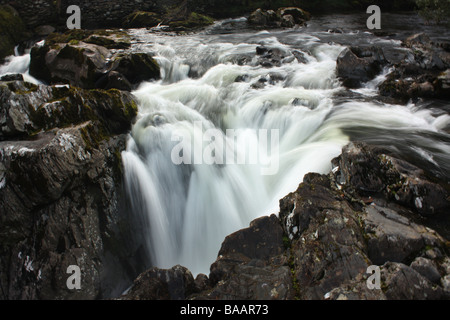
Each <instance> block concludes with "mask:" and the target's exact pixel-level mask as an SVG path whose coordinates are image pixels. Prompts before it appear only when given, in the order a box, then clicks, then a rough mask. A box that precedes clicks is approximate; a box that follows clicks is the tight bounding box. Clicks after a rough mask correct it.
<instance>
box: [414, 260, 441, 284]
mask: <svg viewBox="0 0 450 320" xmlns="http://www.w3.org/2000/svg"><path fill="white" fill-rule="evenodd" d="M410 267H411V268H412V269H414V270H415V271H416V272H418V273H419V274H420V275H422V276H423V277H425V278H427V279H428V280H429V281H430V282H431V283H436V284H439V281H440V280H441V274H440V273H439V271H438V269H437V268H436V264H435V263H434V262H433V261H431V260H429V259H426V258H423V257H417V258H416V259H415V260H414V261H413V262H412V263H411V265H410Z"/></svg>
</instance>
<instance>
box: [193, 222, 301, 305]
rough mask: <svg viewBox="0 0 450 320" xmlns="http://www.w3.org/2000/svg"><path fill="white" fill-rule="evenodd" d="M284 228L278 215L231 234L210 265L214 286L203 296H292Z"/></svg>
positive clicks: (211, 281)
mask: <svg viewBox="0 0 450 320" xmlns="http://www.w3.org/2000/svg"><path fill="white" fill-rule="evenodd" d="M284 252H285V247H284V243H283V230H282V228H281V225H280V222H279V220H278V218H277V217H276V216H275V215H271V216H269V217H262V218H259V219H256V220H254V221H253V222H252V223H251V224H250V226H249V227H248V228H246V229H243V230H240V231H237V232H235V233H233V234H231V235H229V236H228V237H227V238H226V239H225V240H224V242H223V243H222V247H221V249H220V251H219V254H218V259H217V260H216V262H214V263H213V264H212V265H211V273H210V276H209V278H210V283H211V285H212V287H213V288H212V289H211V290H208V291H207V292H206V293H205V294H199V295H200V298H203V299H269V300H272V299H290V298H293V294H294V292H293V284H292V280H291V275H290V270H289V267H288V266H287V260H286V258H285V256H284Z"/></svg>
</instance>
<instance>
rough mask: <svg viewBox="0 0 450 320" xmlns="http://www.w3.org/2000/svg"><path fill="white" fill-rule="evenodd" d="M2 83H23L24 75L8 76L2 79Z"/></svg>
mask: <svg viewBox="0 0 450 320" xmlns="http://www.w3.org/2000/svg"><path fill="white" fill-rule="evenodd" d="M0 81H23V75H22V74H20V73H16V74H7V75H4V76H2V77H0Z"/></svg>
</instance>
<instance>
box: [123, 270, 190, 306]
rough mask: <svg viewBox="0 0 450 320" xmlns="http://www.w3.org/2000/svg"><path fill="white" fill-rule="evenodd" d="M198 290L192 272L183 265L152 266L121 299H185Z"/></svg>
mask: <svg viewBox="0 0 450 320" xmlns="http://www.w3.org/2000/svg"><path fill="white" fill-rule="evenodd" d="M195 291H196V286H195V282H194V278H193V276H192V274H191V272H190V271H189V270H188V269H186V268H185V267H182V266H179V265H177V266H174V267H173V268H171V269H159V268H151V269H149V270H147V271H145V272H143V273H142V274H140V275H139V277H138V278H137V279H136V280H135V281H134V282H133V285H132V287H131V288H130V290H129V291H128V292H127V293H126V294H125V295H123V296H121V297H120V298H119V299H120V300H184V299H186V297H187V296H189V295H191V294H192V293H194V292H195Z"/></svg>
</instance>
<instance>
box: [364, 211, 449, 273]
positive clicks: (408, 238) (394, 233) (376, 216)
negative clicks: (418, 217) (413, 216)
mask: <svg viewBox="0 0 450 320" xmlns="http://www.w3.org/2000/svg"><path fill="white" fill-rule="evenodd" d="M364 212H365V214H364V215H363V217H362V220H363V227H364V233H365V236H366V241H367V245H368V256H369V258H370V260H371V261H372V262H373V263H374V264H376V265H382V264H384V263H385V262H387V261H391V262H402V263H407V262H408V259H411V257H412V256H414V254H417V253H418V252H422V251H425V250H426V248H428V247H437V248H439V247H441V248H442V247H444V243H445V240H444V239H443V238H441V237H440V236H439V235H438V234H437V233H436V232H434V231H432V230H431V229H427V228H426V227H424V226H422V225H418V224H415V223H413V222H411V221H410V220H408V219H407V218H405V217H403V216H401V215H399V214H398V213H397V212H395V211H393V210H391V209H388V208H383V207H379V206H377V205H375V204H372V205H370V206H367V207H366V208H365V210H364ZM439 278H440V277H439Z"/></svg>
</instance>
